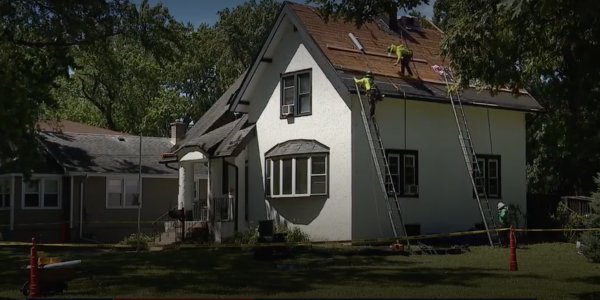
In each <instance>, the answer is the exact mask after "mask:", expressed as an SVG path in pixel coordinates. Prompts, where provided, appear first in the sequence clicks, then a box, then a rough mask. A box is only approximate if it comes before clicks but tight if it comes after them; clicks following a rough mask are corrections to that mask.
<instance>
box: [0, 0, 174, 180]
mask: <svg viewBox="0 0 600 300" xmlns="http://www.w3.org/2000/svg"><path fill="white" fill-rule="evenodd" d="M140 7H141V9H140V10H138V9H137V7H136V6H135V5H134V4H132V3H130V2H129V1H127V0H121V1H117V0H115V1H105V0H81V1H56V0H39V1H28V0H10V1H9V0H1V1H0V16H1V18H0V64H2V68H0V95H2V96H1V98H0V137H1V139H0V160H3V161H6V160H15V159H16V162H17V163H18V164H19V165H20V167H21V169H22V170H23V172H24V174H25V176H26V177H27V176H29V175H30V172H29V170H30V169H31V165H32V164H33V163H35V161H36V160H37V158H39V151H38V148H37V146H38V143H37V141H36V134H35V130H34V129H35V126H36V123H37V122H38V120H39V118H40V116H41V115H42V114H44V112H45V111H51V110H53V109H56V106H57V102H56V101H55V99H53V97H52V88H54V87H56V85H57V82H59V80H58V78H60V77H67V76H68V72H69V69H70V68H71V67H73V66H74V61H73V56H72V54H71V51H70V50H71V49H73V48H74V47H85V46H86V45H91V44H94V43H96V42H98V41H102V40H104V39H106V38H108V37H111V36H115V35H123V36H127V37H129V38H131V39H134V40H139V41H140V42H141V43H142V45H143V46H144V48H146V49H152V50H154V51H153V54H154V55H155V56H156V57H157V58H159V59H161V60H163V58H168V57H169V56H170V54H171V53H172V52H173V50H172V49H174V48H177V46H178V45H177V43H176V42H177V41H173V40H170V36H168V34H167V33H168V30H165V28H168V27H170V26H173V25H174V23H171V22H170V21H171V20H172V18H171V17H170V16H169V15H168V11H167V10H165V9H163V8H162V7H161V6H160V5H157V6H155V7H152V8H150V7H149V5H148V4H147V1H144V2H142V4H141V5H140ZM144 8H147V9H144ZM158 38H162V39H165V40H170V42H168V43H163V44H162V47H157V46H156V45H155V41H156V40H157V39H158Z"/></svg>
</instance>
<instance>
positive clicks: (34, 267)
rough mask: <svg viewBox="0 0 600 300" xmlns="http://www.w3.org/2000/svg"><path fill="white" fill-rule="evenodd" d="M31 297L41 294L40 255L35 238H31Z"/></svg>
mask: <svg viewBox="0 0 600 300" xmlns="http://www.w3.org/2000/svg"><path fill="white" fill-rule="evenodd" d="M29 265H30V266H29V298H34V297H39V296H40V287H39V285H38V256H37V250H36V249H35V238H31V254H30V261H29Z"/></svg>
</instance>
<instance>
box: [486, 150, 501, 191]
mask: <svg viewBox="0 0 600 300" xmlns="http://www.w3.org/2000/svg"><path fill="white" fill-rule="evenodd" d="M492 162H494V163H496V174H495V175H494V176H492V174H491V173H490V170H491V169H492V168H490V163H492ZM486 167H487V170H486V174H485V175H487V176H486V177H485V180H486V181H487V190H486V192H487V194H488V197H494V198H498V197H500V172H498V171H499V167H500V161H499V160H498V159H495V158H490V159H488V160H487V166H486ZM490 179H495V180H497V182H498V184H497V187H498V190H497V191H496V193H495V194H491V193H490V191H489V187H490Z"/></svg>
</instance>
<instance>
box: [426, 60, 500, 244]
mask: <svg viewBox="0 0 600 300" xmlns="http://www.w3.org/2000/svg"><path fill="white" fill-rule="evenodd" d="M432 69H433V70H434V71H435V72H436V73H437V74H438V75H440V77H441V78H442V79H443V82H445V83H446V89H447V90H448V91H451V88H450V84H451V83H455V81H454V76H453V75H452V73H451V72H450V70H449V68H442V67H440V66H437V65H436V66H433V67H432ZM448 94H449V97H450V103H451V104H452V111H453V112H454V119H455V120H456V126H457V128H458V140H459V142H460V148H461V150H462V152H463V156H464V159H465V164H466V165H467V171H468V172H469V178H470V179H471V185H472V186H473V192H474V193H475V199H476V200H477V204H478V206H479V212H481V218H482V220H483V225H484V226H485V229H486V230H487V231H488V232H487V236H488V240H489V243H490V246H492V247H494V245H497V246H501V245H502V241H501V240H500V235H499V234H498V231H497V229H498V227H497V226H496V218H495V217H496V213H495V212H494V211H493V210H492V208H491V207H490V202H489V201H488V198H487V193H486V191H485V184H484V180H485V178H484V176H483V174H481V168H480V167H479V160H478V159H477V154H476V152H475V146H474V145H473V141H472V139H471V132H470V130H469V126H468V124H467V118H466V117H465V111H464V109H463V105H462V102H461V100H460V94H459V92H458V91H455V92H454V94H455V95H456V96H455V97H452V94H453V92H449V93H448ZM479 184H480V185H479ZM480 191H481V193H480Z"/></svg>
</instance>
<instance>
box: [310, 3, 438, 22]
mask: <svg viewBox="0 0 600 300" xmlns="http://www.w3.org/2000/svg"><path fill="white" fill-rule="evenodd" d="M308 3H314V4H317V5H318V6H319V10H320V12H321V15H322V16H323V19H324V20H325V21H326V22H329V20H330V19H332V20H334V21H337V20H338V19H340V18H341V19H342V20H343V21H344V22H352V23H354V24H356V26H357V27H359V28H360V27H361V26H362V25H363V24H364V23H365V22H368V21H371V20H373V19H374V18H375V17H377V16H379V15H381V14H387V15H388V17H389V18H390V19H395V18H396V16H397V14H398V10H399V9H402V10H405V11H411V10H413V9H414V8H416V7H417V6H419V5H420V4H429V0H373V1H364V0H341V1H338V0H308ZM394 24H395V23H394ZM392 25H393V24H392ZM392 29H397V28H392Z"/></svg>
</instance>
